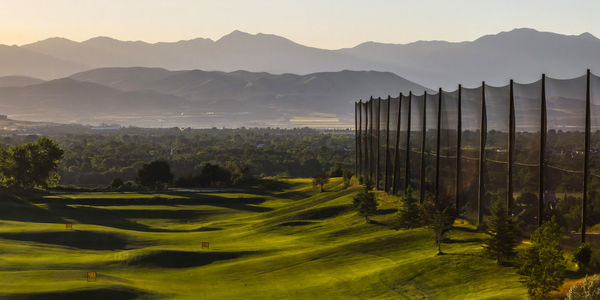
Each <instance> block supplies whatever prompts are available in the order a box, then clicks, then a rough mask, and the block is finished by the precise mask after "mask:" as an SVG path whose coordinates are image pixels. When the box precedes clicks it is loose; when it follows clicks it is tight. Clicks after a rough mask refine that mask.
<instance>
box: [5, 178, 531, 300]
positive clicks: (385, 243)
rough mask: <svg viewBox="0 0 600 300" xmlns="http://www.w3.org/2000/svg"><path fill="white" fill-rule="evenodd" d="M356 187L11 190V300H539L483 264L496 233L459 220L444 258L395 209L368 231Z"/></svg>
mask: <svg viewBox="0 0 600 300" xmlns="http://www.w3.org/2000/svg"><path fill="white" fill-rule="evenodd" d="M357 191H358V188H349V189H343V188H342V187H341V180H339V179H333V180H332V181H331V183H330V184H329V185H328V186H327V191H326V192H323V193H318V191H317V190H316V189H313V187H312V183H311V181H310V179H290V180H277V181H271V182H268V183H265V184H264V185H261V186H256V187H254V188H252V189H249V190H248V191H245V192H241V191H238V192H213V193H209V192H197V191H171V192H168V193H161V194H134V193H96V194H94V193H77V194H58V195H56V194H53V195H49V196H44V197H36V198H35V199H33V200H29V201H26V200H23V199H19V198H16V197H12V196H8V195H4V196H2V199H1V200H0V210H1V211H2V212H0V297H7V296H8V298H14V299H19V298H28V299H30V298H59V299H68V298H85V299H111V298H112V299H127V298H188V299H285V298H291V299H336V298H344V299H348V298H360V299H386V298H399V299H431V298H435V299H492V298H496V299H523V298H524V297H525V296H526V289H525V288H524V286H523V284H522V283H521V282H519V276H518V275H517V274H516V269H514V268H511V267H501V266H497V265H496V264H495V262H494V261H492V260H489V259H485V258H482V251H481V249H482V248H481V238H483V234H481V233H477V232H475V231H474V230H473V229H472V228H471V227H469V226H467V225H464V226H461V225H457V226H456V228H455V229H454V230H453V231H452V232H451V233H450V235H449V239H448V241H447V243H445V244H444V245H443V250H444V252H446V253H447V255H442V256H437V255H436V252H437V249H436V246H435V243H434V239H433V233H432V232H431V231H430V230H428V229H426V228H420V229H414V230H398V231H396V230H393V229H390V226H389V225H388V224H389V223H390V222H391V220H392V218H393V217H394V213H395V209H394V208H395V204H394V203H393V202H391V201H388V202H386V201H384V202H383V203H382V204H381V205H380V208H379V214H378V215H377V216H375V217H374V218H373V220H374V221H375V222H373V223H372V224H366V223H365V220H364V218H361V217H360V216H358V215H357V214H356V212H355V211H354V210H353V209H352V206H351V203H352V197H353V196H354V194H355V193H356V192H357ZM66 223H71V224H72V229H66V226H65V224H66ZM203 242H209V248H208V249H207V248H202V243H203ZM92 271H93V272H97V278H96V281H95V282H88V280H87V272H92Z"/></svg>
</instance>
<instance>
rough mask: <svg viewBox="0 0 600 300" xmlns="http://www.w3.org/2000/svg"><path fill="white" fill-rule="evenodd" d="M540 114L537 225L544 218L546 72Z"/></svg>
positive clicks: (543, 75)
mask: <svg viewBox="0 0 600 300" xmlns="http://www.w3.org/2000/svg"><path fill="white" fill-rule="evenodd" d="M541 106H542V107H541V115H540V119H541V122H540V126H541V128H540V174H539V177H540V186H539V188H540V190H539V196H538V197H539V200H538V226H541V225H542V220H543V219H544V153H545V151H546V74H542V101H541Z"/></svg>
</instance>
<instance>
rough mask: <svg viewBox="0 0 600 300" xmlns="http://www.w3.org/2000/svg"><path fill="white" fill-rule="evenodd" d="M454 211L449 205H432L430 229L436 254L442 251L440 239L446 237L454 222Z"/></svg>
mask: <svg viewBox="0 0 600 300" xmlns="http://www.w3.org/2000/svg"><path fill="white" fill-rule="evenodd" d="M454 219H455V217H454V213H453V210H452V208H451V207H445V208H444V207H439V206H437V207H434V211H433V214H432V215H431V225H430V227H431V229H432V230H433V232H434V233H435V242H436V244H437V247H438V255H441V254H443V252H442V241H443V240H444V239H445V238H446V233H448V231H450V230H451V229H452V225H453V224H454Z"/></svg>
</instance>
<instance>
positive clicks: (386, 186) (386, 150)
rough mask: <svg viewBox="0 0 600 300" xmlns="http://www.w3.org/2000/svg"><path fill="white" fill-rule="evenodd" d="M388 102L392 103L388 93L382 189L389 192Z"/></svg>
mask: <svg viewBox="0 0 600 300" xmlns="http://www.w3.org/2000/svg"><path fill="white" fill-rule="evenodd" d="M390 104H392V97H390V95H388V99H387V122H386V123H387V124H386V127H385V128H386V129H385V171H384V172H385V177H384V178H385V179H384V180H385V184H384V190H385V192H386V193H387V192H389V188H390V185H389V182H390V181H389V178H388V173H389V170H388V167H389V163H390Z"/></svg>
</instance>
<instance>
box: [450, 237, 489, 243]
mask: <svg viewBox="0 0 600 300" xmlns="http://www.w3.org/2000/svg"><path fill="white" fill-rule="evenodd" d="M482 242H483V239H480V238H472V239H462V240H459V239H451V238H446V239H445V240H444V244H466V243H482Z"/></svg>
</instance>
